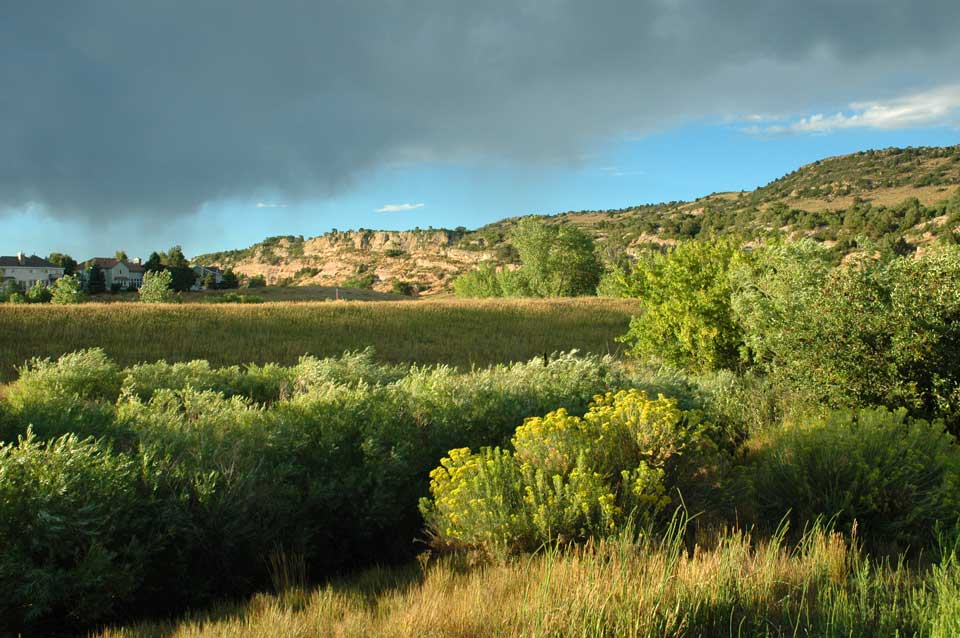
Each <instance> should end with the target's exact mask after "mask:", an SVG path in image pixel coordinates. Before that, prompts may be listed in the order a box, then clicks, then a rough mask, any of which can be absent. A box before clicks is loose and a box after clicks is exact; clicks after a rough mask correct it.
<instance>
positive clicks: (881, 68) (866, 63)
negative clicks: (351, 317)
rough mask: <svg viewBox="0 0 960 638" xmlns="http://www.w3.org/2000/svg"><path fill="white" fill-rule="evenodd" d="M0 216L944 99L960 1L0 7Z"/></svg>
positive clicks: (951, 76)
mask: <svg viewBox="0 0 960 638" xmlns="http://www.w3.org/2000/svg"><path fill="white" fill-rule="evenodd" d="M0 16H2V19H0V209H3V208H13V207H19V206H24V205H26V204H27V203H29V202H34V203H37V204H39V205H41V206H44V207H46V208H47V209H48V210H49V211H50V212H51V213H52V214H54V215H58V216H71V215H89V216H97V215H113V214H118V213H130V212H140V213H142V214H149V215H156V214H162V215H165V216H169V215H177V214H188V213H191V212H193V211H195V210H196V209H197V207H198V206H200V205H202V204H203V203H204V202H207V201H214V200H219V199H224V198H231V197H252V196H257V195H258V194H261V193H280V194H282V195H283V196H285V197H287V198H290V199H297V198H303V197H312V196H323V195H325V194H328V193H331V192H334V191H336V190H337V189H340V188H343V187H344V186H346V185H349V183H350V182H351V180H352V179H354V178H355V177H356V176H357V175H358V174H359V173H362V171H364V170H366V169H369V168H373V167H376V166H378V165H382V164H384V163H390V162H409V161H419V160H432V161H437V160H440V161H446V160H463V159H469V160H476V159H484V158H487V159H498V158H511V159H518V160H521V161H571V160H573V159H574V158H576V157H577V156H578V155H579V154H581V153H582V152H584V150H585V149H586V148H588V147H589V146H590V145H591V144H594V143H597V142H599V141H602V140H604V139H607V138H609V137H611V136H618V135H624V134H642V133H644V132H647V131H651V130H655V129H657V128H663V127H666V126H670V125H673V124H676V123H678V122H681V121H683V120H684V119H688V118H697V117H704V116H725V115H738V114H747V113H751V112H784V111H785V110H787V111H793V112H796V111H803V110H804V109H806V108H808V107H812V106H813V105H815V104H823V103H831V102H838V103H846V102H849V101H852V100H855V99H874V98H883V97H891V96H892V93H891V92H895V91H897V90H914V89H916V90H920V89H929V88H931V87H935V86H938V85H941V84H947V83H950V82H956V81H958V80H960V74H958V71H957V69H958V67H960V44H958V42H960V39H958V38H957V37H956V34H957V32H958V29H960V2H957V1H956V0H943V1H938V0H931V1H923V2H912V3H908V2H903V1H902V0H896V1H888V2H883V1H875V0H871V1H866V0H861V1H843V0H833V1H829V2H828V1H823V0H815V1H806V2H796V1H795V0H789V1H787V0H762V1H761V0H731V1H727V2H719V1H717V0H648V1H637V0H634V1H623V2H586V1H573V0H570V1H561V0H556V1H552V0H539V1H537V0H529V1H526V2H522V1H521V2H511V3H502V2H476V1H475V0H471V1H470V2H457V1H453V0H445V1H434V2H399V1H391V0H383V1H379V2H362V1H357V0H354V1H344V2H318V1H313V2H294V1H288V2H263V1H258V2H247V1H244V0H230V1H229V2H218V1H212V0H209V1H203V0H200V1H197V2H186V1H184V2H174V1H170V2H161V1H153V2H151V1H149V0H141V1H137V2H131V1H129V0H119V1H116V2H108V1H97V2H94V1H91V2H82V1H78V2H70V3H67V2H59V1H57V2H43V1H40V0H35V1H33V2H15V1H9V0H8V1H6V2H4V4H3V7H2V8H0Z"/></svg>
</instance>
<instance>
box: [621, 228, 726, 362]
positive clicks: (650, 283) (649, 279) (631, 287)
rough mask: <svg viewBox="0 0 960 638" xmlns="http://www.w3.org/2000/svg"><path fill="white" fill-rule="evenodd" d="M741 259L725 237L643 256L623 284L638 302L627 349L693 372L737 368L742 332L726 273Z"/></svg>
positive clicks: (627, 292) (625, 340) (624, 340)
mask: <svg viewBox="0 0 960 638" xmlns="http://www.w3.org/2000/svg"><path fill="white" fill-rule="evenodd" d="M743 259H745V257H744V254H743V253H742V252H741V251H740V249H739V248H738V247H737V244H736V243H735V242H733V241H730V240H712V241H688V242H682V243H680V244H678V245H677V246H676V247H675V248H673V249H672V250H671V251H670V252H668V253H666V254H661V253H649V254H647V255H645V256H644V258H643V259H641V260H640V261H639V262H638V263H637V264H636V266H635V268H634V270H633V272H632V273H631V274H630V275H629V277H625V278H624V281H623V283H622V289H623V290H624V294H625V295H626V296H630V297H638V298H640V299H641V300H642V301H643V311H642V313H641V314H640V315H638V316H636V317H634V318H633V319H632V320H631V321H630V330H629V331H628V332H627V334H626V335H624V336H623V337H622V339H621V340H622V341H623V342H625V343H627V344H629V347H630V353H631V354H634V355H636V356H640V357H644V358H651V357H654V358H659V359H662V360H663V361H665V362H667V363H669V364H671V365H674V366H677V367H680V368H684V369H687V370H691V371H694V372H704V371H710V370H717V369H724V368H726V369H733V368H736V367H738V365H739V363H740V349H741V346H742V344H743V332H742V330H741V327H740V324H739V323H738V321H737V319H736V317H735V316H734V313H733V310H732V308H731V295H732V286H731V281H730V276H729V273H730V270H731V268H734V267H735V266H736V264H738V263H739V262H740V261H741V260H743Z"/></svg>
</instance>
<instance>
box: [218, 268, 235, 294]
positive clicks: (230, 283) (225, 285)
mask: <svg viewBox="0 0 960 638" xmlns="http://www.w3.org/2000/svg"><path fill="white" fill-rule="evenodd" d="M239 287H240V278H239V277H237V273H235V272H233V269H231V268H227V269H226V270H225V271H224V272H223V278H222V280H221V281H220V288H222V289H224V290H232V289H235V288H239Z"/></svg>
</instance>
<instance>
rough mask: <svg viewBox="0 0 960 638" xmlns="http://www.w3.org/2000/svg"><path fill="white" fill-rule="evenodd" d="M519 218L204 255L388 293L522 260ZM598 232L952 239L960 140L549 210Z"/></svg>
mask: <svg viewBox="0 0 960 638" xmlns="http://www.w3.org/2000/svg"><path fill="white" fill-rule="evenodd" d="M519 219H521V218H520V217H511V218H506V219H503V220H500V221H498V222H494V223H492V224H488V225H486V226H483V227H481V228H478V229H476V230H473V231H468V230H467V229H465V228H458V229H455V230H446V229H429V230H419V229H418V230H412V231H377V230H368V229H359V230H350V231H336V230H334V231H331V232H329V233H326V234H324V235H321V236H319V237H314V238H310V239H304V238H303V237H302V236H293V235H289V236H282V237H271V238H268V239H265V240H264V241H262V242H260V243H258V244H255V245H253V246H251V247H249V248H246V249H242V250H232V251H225V252H219V253H211V254H207V255H200V256H198V257H197V258H196V260H197V261H200V262H203V263H208V264H212V265H218V266H221V267H231V268H233V269H234V270H236V271H237V272H238V273H240V274H242V275H246V276H253V275H264V276H265V277H266V280H267V282H268V283H269V284H272V285H275V284H282V285H297V286H302V285H313V286H317V285H320V286H334V285H339V286H346V287H351V288H370V289H373V290H378V291H382V292H405V291H409V290H411V289H416V290H418V291H419V292H420V293H422V294H427V295H429V294H436V293H444V292H447V291H449V289H450V284H451V282H452V280H453V279H454V278H455V277H456V276H457V275H459V274H460V273H462V272H465V271H467V270H470V269H473V268H475V267H476V265H477V264H478V263H480V262H483V261H491V262H494V263H496V264H498V265H503V264H509V263H513V262H514V261H515V260H516V253H515V251H514V250H512V246H510V243H509V235H510V230H511V228H512V227H513V226H514V225H515V224H516V223H517V221H518V220H519ZM543 219H545V220H546V221H547V222H549V223H557V224H576V225H578V226H581V227H583V228H586V229H588V230H589V231H590V232H592V233H593V234H594V236H595V237H596V239H597V242H598V245H599V247H600V250H601V253H602V254H603V257H604V259H605V260H606V261H607V262H614V263H615V262H617V261H620V260H622V259H624V258H625V256H627V255H630V254H636V252H638V251H640V250H643V249H645V248H648V247H658V246H663V245H667V244H671V243H674V242H676V241H678V240H681V239H686V238H694V237H704V236H709V235H716V234H734V235H738V236H742V237H743V238H744V239H745V240H751V239H760V238H765V237H770V236H777V235H781V236H782V235H788V236H794V237H797V236H809V237H812V238H814V239H816V240H818V241H822V242H824V243H825V244H826V245H828V246H831V247H834V249H835V250H836V251H837V252H839V253H843V252H845V251H848V250H850V249H851V248H852V247H853V246H855V245H856V241H857V239H858V238H860V237H867V238H869V239H871V240H873V241H876V242H878V243H879V244H881V245H884V244H886V245H890V246H895V245H898V246H899V249H913V248H916V247H922V246H923V245H924V244H926V243H929V242H932V241H937V240H941V241H955V240H956V239H955V235H954V233H955V232H956V229H957V226H958V225H960V146H948V147H924V148H906V149H899V148H890V149H884V150H875V151H874V150H871V151H861V152H859V153H854V154H851V155H842V156H838V157H831V158H827V159H823V160H819V161H817V162H814V163H812V164H807V165H805V166H802V167H800V168H798V169H797V170H795V171H793V172H792V173H789V174H788V175H785V176H783V177H781V178H779V179H777V180H774V181H773V182H770V183H769V184H767V185H766V186H762V187H760V188H758V189H756V190H754V191H751V192H726V193H712V194H710V195H707V196H704V197H701V198H699V199H696V200H694V201H690V202H683V201H677V202H667V203H661V204H647V205H640V206H632V207H628V208H623V209H618V210H583V211H567V212H564V213H559V214H556V215H550V216H543Z"/></svg>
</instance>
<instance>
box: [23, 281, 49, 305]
mask: <svg viewBox="0 0 960 638" xmlns="http://www.w3.org/2000/svg"><path fill="white" fill-rule="evenodd" d="M52 298H53V293H51V292H50V289H49V288H48V287H47V285H46V284H45V283H43V282H42V281H37V282H35V283H34V284H33V286H32V287H31V288H30V290H28V291H27V301H28V302H29V303H50V300H51V299H52Z"/></svg>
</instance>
